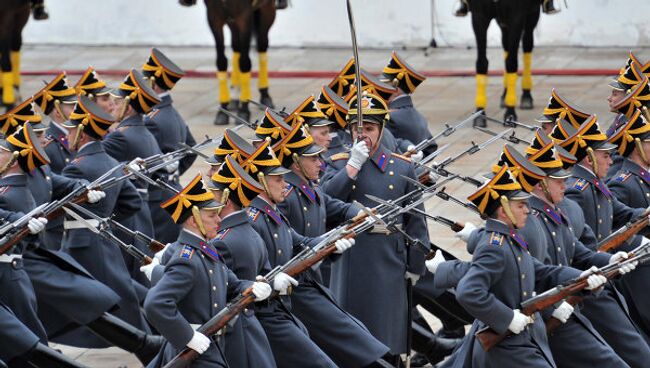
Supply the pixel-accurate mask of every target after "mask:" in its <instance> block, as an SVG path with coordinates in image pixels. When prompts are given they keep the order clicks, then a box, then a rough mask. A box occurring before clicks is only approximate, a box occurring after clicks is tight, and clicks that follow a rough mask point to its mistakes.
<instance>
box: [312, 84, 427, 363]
mask: <svg viewBox="0 0 650 368" xmlns="http://www.w3.org/2000/svg"><path fill="white" fill-rule="evenodd" d="M358 103H360V104H361V107H362V109H363V110H362V112H363V117H364V120H363V125H362V126H363V131H362V133H361V134H359V133H357V129H356V127H357V125H358V124H360V122H359V121H357V116H356V113H357V104H358ZM387 119H388V108H387V107H386V104H385V103H384V101H383V100H382V99H381V98H380V97H378V96H375V95H373V94H365V95H364V96H363V98H362V99H361V101H357V100H356V99H355V98H354V97H353V99H352V103H351V104H350V108H349V111H348V122H349V124H351V125H352V132H353V139H354V141H355V142H356V143H355V144H354V146H352V149H351V151H350V153H349V159H348V160H347V164H346V165H345V167H344V168H342V169H340V170H338V171H335V170H330V173H328V174H326V177H328V179H327V180H322V181H321V182H322V188H323V191H324V192H325V193H327V194H329V195H331V196H332V197H334V198H338V199H340V200H342V201H345V202H352V201H355V200H356V201H358V202H359V203H361V204H362V205H365V206H374V205H375V203H374V202H372V201H370V200H369V199H368V198H367V197H366V194H373V195H376V196H378V197H380V198H383V199H386V200H390V199H395V198H398V197H400V196H402V195H404V194H406V193H410V192H412V191H413V190H415V186H414V185H413V184H412V183H411V182H409V181H407V180H404V179H403V178H402V176H406V177H409V178H412V179H414V180H416V179H415V178H416V177H415V171H414V168H413V165H412V164H411V163H410V162H409V160H408V159H406V158H404V157H402V156H399V155H397V154H395V153H393V152H392V151H390V150H388V149H386V148H385V146H384V145H383V144H382V143H381V142H382V140H381V136H382V134H383V132H384V125H385V123H386V120H387ZM421 209H423V208H421ZM396 226H399V227H401V228H402V229H403V230H404V231H405V232H406V233H407V234H409V235H410V236H411V237H413V238H414V239H417V240H419V241H420V242H421V244H423V245H425V246H428V245H429V238H428V233H427V227H426V223H425V221H424V219H423V218H422V217H421V216H415V215H411V214H405V215H403V216H402V218H401V219H398V221H397V225H396ZM357 243H358V244H357V247H355V248H353V249H351V250H350V251H349V252H347V253H345V254H343V255H342V256H341V259H339V260H337V261H336V262H334V263H333V265H332V277H331V283H330V287H331V288H332V291H333V292H334V295H335V297H336V299H337V300H338V301H339V302H340V303H341V305H342V306H343V308H344V309H345V310H346V311H348V312H350V313H351V314H352V315H353V316H355V317H357V318H358V319H359V320H360V321H361V322H362V323H363V324H364V325H365V326H366V327H367V328H368V329H369V330H370V332H371V333H372V334H373V335H374V336H375V337H377V338H378V339H379V340H380V341H381V342H383V343H384V344H386V345H387V346H388V347H389V348H390V353H391V354H393V355H395V356H398V355H399V354H402V353H406V339H405V336H406V334H407V329H408V328H409V327H410V326H409V323H410V321H409V322H407V321H406V318H405V317H406V316H407V310H408V308H409V307H410V306H409V305H408V303H407V295H406V294H407V292H406V289H407V287H406V282H405V279H407V280H408V281H409V282H413V283H415V282H416V281H417V279H418V278H419V277H420V275H423V274H424V271H425V268H424V252H423V250H422V249H419V248H417V247H415V246H409V245H407V244H406V239H405V238H404V236H403V235H402V234H401V233H399V232H398V233H390V232H389V231H386V230H385V229H384V230H382V229H381V228H380V227H379V226H375V229H374V230H372V231H371V232H370V233H364V234H361V235H359V236H358V238H357ZM386 320H390V321H391V323H390V324H387V323H385V322H386ZM395 360H396V361H397V360H398V357H397V358H396V359H395Z"/></svg>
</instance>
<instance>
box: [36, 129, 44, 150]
mask: <svg viewBox="0 0 650 368" xmlns="http://www.w3.org/2000/svg"><path fill="white" fill-rule="evenodd" d="M34 133H36V138H38V143H39V144H40V145H41V147H45V144H47V136H46V135H45V132H44V131H42V130H41V131H38V132H34Z"/></svg>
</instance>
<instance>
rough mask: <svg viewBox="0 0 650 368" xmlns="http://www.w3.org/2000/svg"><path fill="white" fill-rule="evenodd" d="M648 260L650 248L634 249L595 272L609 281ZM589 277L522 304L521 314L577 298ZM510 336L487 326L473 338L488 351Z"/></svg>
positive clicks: (569, 282) (546, 292) (577, 278)
mask: <svg viewBox="0 0 650 368" xmlns="http://www.w3.org/2000/svg"><path fill="white" fill-rule="evenodd" d="M648 259H650V246H648V245H644V246H642V247H638V248H637V249H636V253H635V255H634V257H630V258H628V259H626V260H625V261H623V262H619V263H614V264H610V265H607V266H603V267H601V268H600V269H599V270H598V271H597V273H598V274H601V275H603V276H605V277H606V278H607V279H608V280H611V279H612V278H614V277H616V276H618V275H619V270H620V267H621V266H622V265H624V264H628V263H632V262H639V263H642V262H645V261H646V260H648ZM589 276H590V275H585V276H582V277H576V278H574V279H573V280H570V281H567V282H565V283H563V284H560V285H558V286H556V287H554V288H552V289H549V290H547V291H545V292H543V293H541V294H539V295H537V296H535V297H532V298H530V299H528V300H526V301H524V302H522V303H521V312H522V313H523V314H525V315H527V316H532V315H533V314H535V313H536V312H539V311H542V310H544V309H546V308H548V307H551V306H553V305H555V304H557V303H559V302H561V301H563V300H566V299H569V298H571V297H573V296H577V295H576V294H577V293H579V292H582V291H583V290H585V288H586V287H587V286H588V284H587V278H588V277H589ZM574 300H575V299H574ZM510 334H511V332H510V331H506V332H505V333H503V334H500V333H498V332H496V331H494V330H493V329H492V328H490V327H489V326H485V327H484V328H482V329H480V330H479V331H477V332H476V334H475V336H476V338H477V339H478V341H479V342H480V343H481V346H482V347H483V350H485V351H489V350H490V349H491V348H493V347H494V346H495V345H497V344H498V343H499V342H501V340H503V339H504V338H506V337H507V336H509V335H510Z"/></svg>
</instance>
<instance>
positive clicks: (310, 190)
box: [284, 171, 320, 203]
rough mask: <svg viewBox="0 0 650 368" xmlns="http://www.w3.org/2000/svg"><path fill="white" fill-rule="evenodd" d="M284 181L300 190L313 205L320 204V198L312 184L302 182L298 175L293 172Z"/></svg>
mask: <svg viewBox="0 0 650 368" xmlns="http://www.w3.org/2000/svg"><path fill="white" fill-rule="evenodd" d="M284 180H286V181H287V182H288V183H289V184H291V185H293V186H294V187H296V188H298V189H299V190H300V191H301V192H302V193H303V194H304V195H305V196H307V198H308V199H309V200H310V201H311V202H312V203H320V198H319V197H318V193H316V191H315V190H314V187H313V186H312V184H310V183H307V182H305V181H304V180H302V179H301V178H300V177H299V176H298V175H297V174H296V173H294V172H293V171H292V172H290V173H288V174H285V175H284Z"/></svg>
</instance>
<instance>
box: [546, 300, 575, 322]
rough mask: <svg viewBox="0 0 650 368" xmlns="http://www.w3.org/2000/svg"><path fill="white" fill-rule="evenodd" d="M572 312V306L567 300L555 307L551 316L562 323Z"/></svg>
mask: <svg viewBox="0 0 650 368" xmlns="http://www.w3.org/2000/svg"><path fill="white" fill-rule="evenodd" d="M571 313H573V306H572V305H571V304H569V303H567V302H562V304H560V306H559V307H557V308H555V310H554V311H553V314H551V316H553V317H555V318H557V319H559V320H560V322H562V323H566V321H568V320H569V317H571Z"/></svg>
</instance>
